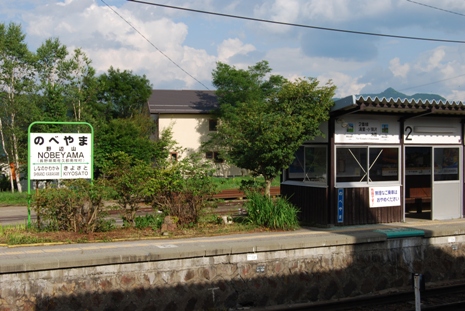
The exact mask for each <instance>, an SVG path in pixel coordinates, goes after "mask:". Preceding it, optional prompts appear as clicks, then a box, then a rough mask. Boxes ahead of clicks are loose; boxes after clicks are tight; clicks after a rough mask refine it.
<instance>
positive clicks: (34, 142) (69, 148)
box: [29, 133, 92, 180]
mask: <svg viewBox="0 0 465 311" xmlns="http://www.w3.org/2000/svg"><path fill="white" fill-rule="evenodd" d="M91 146H92V136H91V134H86V133H31V134H30V153H29V156H30V164H31V168H30V169H31V175H30V176H31V180H44V179H80V178H85V179H90V178H91V169H92V168H91V162H92V158H91V157H92V151H91V150H92V149H91V148H92V147H91Z"/></svg>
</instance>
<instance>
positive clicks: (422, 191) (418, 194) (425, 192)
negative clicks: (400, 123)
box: [405, 187, 431, 213]
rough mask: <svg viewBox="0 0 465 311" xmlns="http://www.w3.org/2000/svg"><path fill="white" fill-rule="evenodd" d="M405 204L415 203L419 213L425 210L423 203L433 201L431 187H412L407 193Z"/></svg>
mask: <svg viewBox="0 0 465 311" xmlns="http://www.w3.org/2000/svg"><path fill="white" fill-rule="evenodd" d="M406 195H408V197H406V198H405V204H414V205H415V208H416V210H417V213H421V212H422V210H423V208H422V207H423V203H431V187H415V188H410V189H409V190H408V192H407V193H406Z"/></svg>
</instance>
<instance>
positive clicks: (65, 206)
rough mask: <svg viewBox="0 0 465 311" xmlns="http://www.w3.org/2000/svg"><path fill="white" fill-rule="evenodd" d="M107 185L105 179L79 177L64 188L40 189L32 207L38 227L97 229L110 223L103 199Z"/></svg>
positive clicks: (79, 230)
mask: <svg viewBox="0 0 465 311" xmlns="http://www.w3.org/2000/svg"><path fill="white" fill-rule="evenodd" d="M105 193H106V187H105V185H104V184H103V183H102V182H101V181H98V182H94V183H93V184H91V183H89V182H88V181H87V180H83V179H76V180H72V181H67V182H64V186H63V187H60V188H58V187H53V188H46V189H41V190H39V191H38V192H37V193H36V194H34V196H33V203H32V208H33V209H34V210H35V212H36V214H37V226H38V228H39V229H41V227H42V226H44V227H45V228H46V229H49V230H64V231H74V232H94V231H97V230H98V229H99V228H100V227H102V225H106V224H105V222H104V220H103V218H104V216H105V215H106V214H105V213H104V211H103V198H104V196H105Z"/></svg>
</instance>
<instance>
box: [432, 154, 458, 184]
mask: <svg viewBox="0 0 465 311" xmlns="http://www.w3.org/2000/svg"><path fill="white" fill-rule="evenodd" d="M458 179H459V148H434V181H441V180H458Z"/></svg>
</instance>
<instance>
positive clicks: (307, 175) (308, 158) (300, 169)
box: [286, 146, 327, 184]
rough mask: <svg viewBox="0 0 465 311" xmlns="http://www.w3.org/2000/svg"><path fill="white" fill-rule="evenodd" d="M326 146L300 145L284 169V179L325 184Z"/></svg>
mask: <svg viewBox="0 0 465 311" xmlns="http://www.w3.org/2000/svg"><path fill="white" fill-rule="evenodd" d="M326 164H327V148H326V146H301V147H300V148H299V149H298V150H297V152H296V154H295V158H294V161H293V162H292V163H291V165H289V168H288V170H287V171H286V180H296V181H304V182H316V183H323V184H326V172H327V165H326Z"/></svg>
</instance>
